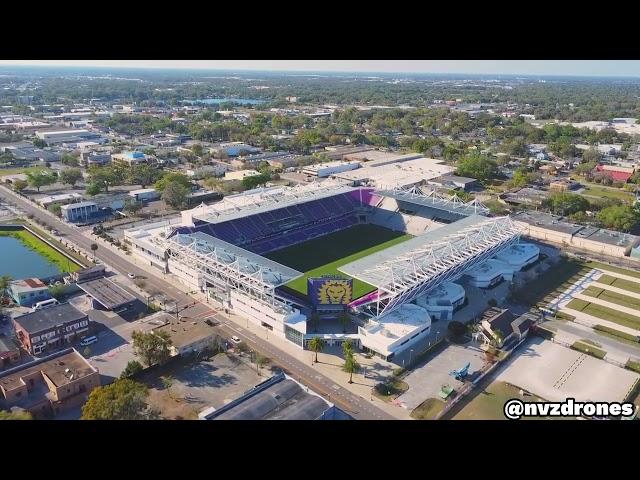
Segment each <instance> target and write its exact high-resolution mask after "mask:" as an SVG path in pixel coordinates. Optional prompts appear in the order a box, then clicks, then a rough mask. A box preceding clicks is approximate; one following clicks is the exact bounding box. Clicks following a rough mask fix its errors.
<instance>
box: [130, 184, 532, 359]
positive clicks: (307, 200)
mask: <svg viewBox="0 0 640 480" xmlns="http://www.w3.org/2000/svg"><path fill="white" fill-rule="evenodd" d="M358 224H376V225H380V226H384V227H387V228H389V229H392V230H396V231H400V232H406V233H408V234H410V235H413V238H410V239H409V240H406V241H404V242H402V243H397V244H395V245H393V246H390V247H388V248H385V249H383V250H379V251H377V252H375V253H373V254H371V255H368V256H365V257H363V258H360V259H358V260H355V261H353V262H350V263H347V264H345V265H342V266H340V267H338V270H339V271H340V272H341V273H342V274H344V275H345V276H348V277H351V278H353V279H357V280H360V281H362V282H365V283H366V284H369V285H371V286H372V287H375V289H374V291H372V292H371V293H369V294H366V295H364V296H361V297H360V298H356V299H353V300H352V301H351V303H349V305H348V308H349V311H350V313H351V315H352V318H353V320H354V322H355V324H357V330H356V329H354V330H352V331H351V332H349V333H343V329H336V331H333V332H326V331H324V332H322V333H318V332H316V331H314V330H313V329H312V328H310V327H309V326H308V323H309V318H308V317H309V314H308V312H305V308H304V305H302V304H301V303H299V302H297V301H296V299H295V298H292V297H291V296H290V295H287V294H286V293H285V292H284V291H283V288H282V287H283V286H284V285H285V284H287V283H289V282H291V281H292V280H295V279H299V278H301V277H303V276H304V273H303V272H300V271H298V270H295V269H293V268H290V267H288V266H285V265H282V264H281V263H278V262H275V261H273V260H270V259H268V258H266V257H265V255H267V254H269V253H271V252H274V251H277V250H279V249H282V248H286V247H289V246H292V245H295V244H299V243H302V242H305V241H307V240H310V239H313V238H318V237H322V236H324V235H327V234H330V233H334V232H338V231H340V230H344V229H347V228H350V227H352V226H354V225H358ZM520 233H521V230H520V228H519V227H518V226H517V225H516V224H515V223H514V222H513V221H512V220H511V218H509V217H490V216H489V213H488V210H487V209H486V207H484V206H483V205H482V204H481V203H479V202H475V201H474V202H463V201H462V200H460V199H459V198H458V197H456V196H453V197H450V196H446V195H441V194H438V193H436V191H434V190H431V189H427V187H424V186H423V187H418V186H412V187H410V188H394V189H374V188H370V187H358V186H352V185H350V184H346V183H344V182H343V181H337V180H327V181H323V182H314V183H311V184H307V185H299V186H296V187H273V188H264V189H256V190H252V191H249V192H244V193H242V194H238V195H231V196H228V197H225V198H224V199H223V200H221V201H219V202H217V203H215V204H212V205H204V204H203V205H200V206H198V207H196V208H193V209H191V210H186V211H184V212H182V218H181V220H180V221H176V222H173V223H168V222H163V223H162V222H160V223H157V224H152V225H145V226H144V227H141V228H139V229H134V230H128V231H126V232H125V238H126V239H127V240H128V241H129V242H130V243H131V244H132V246H133V252H134V254H135V255H136V256H137V257H139V258H141V259H143V260H144V261H145V262H147V263H148V264H149V265H151V266H154V267H156V268H158V269H160V270H162V271H163V272H165V273H169V274H172V275H174V276H175V277H176V279H178V280H179V281H180V282H182V283H184V284H186V285H189V286H190V287H192V288H194V289H197V290H199V291H201V292H204V293H206V294H207V295H208V297H209V298H210V300H211V301H212V302H215V303H216V304H218V305H220V306H221V307H222V308H225V309H227V310H230V311H233V312H234V313H236V314H238V315H240V316H242V317H245V318H247V319H248V320H249V321H251V322H253V323H255V324H256V325H260V326H262V327H265V328H268V329H269V330H270V331H272V332H273V333H274V334H276V335H278V336H280V337H283V338H286V339H287V340H289V341H291V342H292V343H294V344H296V345H298V346H299V347H301V348H304V347H305V346H306V344H307V342H308V341H309V340H310V339H312V338H313V337H315V336H322V337H323V338H324V339H325V340H326V341H327V342H328V343H330V344H331V343H334V342H341V341H343V340H344V339H345V338H349V339H351V340H352V341H354V342H355V343H356V345H357V346H358V347H359V348H362V349H366V350H368V351H371V352H372V353H374V354H376V355H378V356H380V357H383V358H385V359H390V358H392V357H393V355H395V354H396V353H397V352H399V351H402V350H404V349H406V348H409V347H410V346H411V345H413V344H414V343H416V342H417V341H419V340H420V339H421V338H424V336H425V335H428V334H429V333H430V330H431V320H432V319H433V320H434V321H437V320H442V319H445V320H449V319H451V318H452V315H453V313H454V311H455V310H456V309H457V308H459V307H460V306H461V305H463V303H464V302H465V292H464V288H463V287H462V286H461V285H459V284H457V283H455V282H456V280H458V279H460V278H461V277H462V276H463V275H467V277H468V278H469V281H470V283H471V284H472V285H477V286H480V287H489V286H491V285H494V284H495V283H497V282H499V281H501V280H502V279H505V280H510V279H511V278H512V277H513V274H514V272H517V271H519V270H520V269H522V268H525V267H526V266H527V265H528V264H530V263H532V262H534V261H536V260H537V258H538V253H539V250H538V248H537V247H536V246H535V245H532V244H527V243H520Z"/></svg>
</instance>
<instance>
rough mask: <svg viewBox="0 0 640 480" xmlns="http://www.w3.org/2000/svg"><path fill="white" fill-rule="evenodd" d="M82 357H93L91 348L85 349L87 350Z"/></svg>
mask: <svg viewBox="0 0 640 480" xmlns="http://www.w3.org/2000/svg"><path fill="white" fill-rule="evenodd" d="M82 356H83V357H84V358H89V357H90V356H91V349H90V348H89V347H85V349H84V350H83V351H82Z"/></svg>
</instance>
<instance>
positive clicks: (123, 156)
mask: <svg viewBox="0 0 640 480" xmlns="http://www.w3.org/2000/svg"><path fill="white" fill-rule="evenodd" d="M153 158H154V157H152V156H151V155H146V154H144V153H142V152H124V153H114V154H112V155H111V162H112V163H115V164H120V165H127V166H129V167H131V166H133V165H140V164H142V163H151V161H152V160H153Z"/></svg>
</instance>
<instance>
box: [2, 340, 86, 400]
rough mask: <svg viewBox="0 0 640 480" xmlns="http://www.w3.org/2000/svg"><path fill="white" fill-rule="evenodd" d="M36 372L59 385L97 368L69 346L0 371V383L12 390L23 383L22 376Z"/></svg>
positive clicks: (84, 375)
mask: <svg viewBox="0 0 640 480" xmlns="http://www.w3.org/2000/svg"><path fill="white" fill-rule="evenodd" d="M37 372H41V373H42V374H44V375H46V376H47V377H48V378H49V379H51V381H52V382H53V384H54V385H56V386H57V387H60V386H62V385H66V384H68V383H70V382H71V381H72V380H77V379H78V378H82V377H86V376H88V375H91V374H92V373H95V372H97V370H96V369H95V368H94V367H93V366H92V365H91V364H90V363H89V362H88V361H87V360H86V359H85V358H84V357H83V356H82V355H80V354H79V353H78V352H77V351H76V350H75V349H74V348H69V349H67V350H63V351H61V352H56V353H54V354H53V355H50V356H48V357H45V358H41V359H39V360H36V361H34V362H30V363H26V364H24V365H19V366H17V367H14V368H11V369H9V370H6V371H4V372H2V373H0V385H2V387H3V388H4V389H5V390H12V389H14V388H17V387H20V386H21V385H23V384H24V381H23V380H22V378H23V377H28V376H30V375H33V374H35V373H37ZM72 375H73V379H71V376H72Z"/></svg>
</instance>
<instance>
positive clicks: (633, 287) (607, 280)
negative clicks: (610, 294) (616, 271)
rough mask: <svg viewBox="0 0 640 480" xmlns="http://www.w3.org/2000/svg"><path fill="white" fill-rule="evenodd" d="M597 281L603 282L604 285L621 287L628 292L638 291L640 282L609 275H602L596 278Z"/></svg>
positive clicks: (639, 291) (639, 290)
mask: <svg viewBox="0 0 640 480" xmlns="http://www.w3.org/2000/svg"><path fill="white" fill-rule="evenodd" d="M598 283H604V284H606V285H611V286H612V287H616V288H622V289H623V290H628V291H630V292H635V293H640V283H638V282H634V281H632V280H624V279H622V278H615V277H612V276H611V275H602V276H601V277H600V278H599V279H598Z"/></svg>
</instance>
